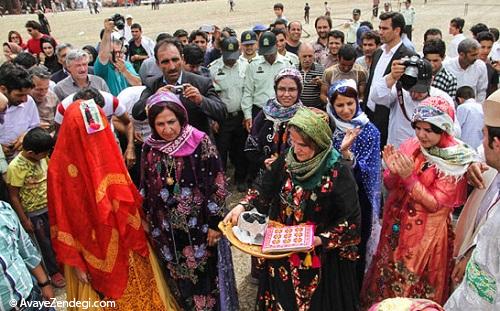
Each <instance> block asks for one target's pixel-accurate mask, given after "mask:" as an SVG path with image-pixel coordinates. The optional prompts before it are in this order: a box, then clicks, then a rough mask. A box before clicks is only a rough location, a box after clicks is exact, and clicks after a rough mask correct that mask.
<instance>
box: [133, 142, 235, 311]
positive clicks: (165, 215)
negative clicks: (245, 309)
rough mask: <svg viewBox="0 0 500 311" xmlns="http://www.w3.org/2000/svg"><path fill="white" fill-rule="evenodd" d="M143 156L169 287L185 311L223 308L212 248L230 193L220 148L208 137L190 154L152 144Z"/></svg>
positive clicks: (148, 206) (148, 204)
mask: <svg viewBox="0 0 500 311" xmlns="http://www.w3.org/2000/svg"><path fill="white" fill-rule="evenodd" d="M142 154H143V157H142V163H141V167H142V189H141V192H142V194H143V196H144V205H143V207H144V211H145V213H146V217H147V219H148V220H149V222H150V226H151V228H150V232H149V236H150V238H151V241H152V244H153V248H154V250H155V252H156V254H157V256H158V258H159V259H160V260H161V262H162V263H163V268H164V269H163V270H164V271H165V275H166V280H167V283H168V285H169V287H170V289H171V291H172V293H173V295H174V296H175V297H176V300H177V302H178V304H179V305H180V306H181V307H182V308H183V309H184V310H219V309H220V302H219V289H218V269H217V259H218V258H217V248H216V247H209V246H208V244H207V233H208V229H213V230H218V229H217V225H218V223H219V221H221V220H222V216H223V205H224V200H225V197H226V194H227V192H226V187H225V180H224V173H223V170H222V165H221V161H220V158H219V156H218V154H217V150H216V148H215V146H214V145H213V144H212V143H211V142H210V139H209V138H208V137H207V136H205V138H203V140H202V141H201V142H200V144H199V145H198V147H197V148H196V150H195V151H194V152H193V154H191V155H190V156H186V157H171V156H169V155H168V154H166V153H163V152H160V151H158V150H156V149H153V148H151V147H150V146H149V145H147V144H145V145H144V148H143V153H142ZM169 176H170V178H173V184H172V180H171V179H169ZM228 260H231V259H230V258H229V259H228Z"/></svg>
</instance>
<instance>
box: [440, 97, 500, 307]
mask: <svg viewBox="0 0 500 311" xmlns="http://www.w3.org/2000/svg"><path fill="white" fill-rule="evenodd" d="M483 110H484V128H483V132H484V138H483V148H484V156H485V158H486V164H487V165H489V166H490V167H491V168H490V171H491V170H495V171H494V172H487V173H489V174H491V177H490V178H489V179H490V180H492V181H491V182H490V185H489V186H488V187H485V188H483V189H477V190H475V191H474V192H473V195H474V197H472V196H471V197H470V198H471V199H472V198H474V199H475V202H472V203H471V202H469V201H470V199H469V201H468V202H467V204H469V205H470V207H471V208H472V209H473V210H472V211H469V210H464V212H467V213H470V216H471V217H470V219H471V220H473V221H474V223H471V225H470V226H469V228H466V230H469V231H470V232H469V233H468V234H467V235H465V236H464V239H463V241H464V242H465V245H462V247H461V251H462V254H464V256H461V257H462V260H459V261H458V262H457V266H458V267H460V269H459V270H460V273H458V272H459V271H457V269H455V271H454V275H453V276H454V278H455V281H459V280H460V279H461V278H462V276H463V274H464V273H465V276H464V278H463V281H462V282H461V283H460V286H459V287H458V288H457V289H456V290H455V291H454V292H453V294H452V295H451V297H450V298H449V299H448V301H447V302H446V304H445V306H444V308H445V309H446V310H447V311H459V310H460V311H461V310H499V309H500V289H499V287H498V284H499V282H500V271H499V269H498V267H500V244H499V243H498V236H499V235H500V200H499V199H500V196H499V189H500V176H499V175H498V171H499V170H500V91H496V92H494V93H493V94H491V95H490V97H488V99H487V100H486V101H485V102H484V104H483ZM478 191H479V192H481V193H476V192H478ZM474 216H475V217H474ZM459 233H461V232H459ZM460 237H462V235H460ZM467 241H468V242H469V243H468V244H467ZM464 246H465V247H464ZM466 247H467V248H466ZM469 258H470V259H469ZM459 259H460V258H459Z"/></svg>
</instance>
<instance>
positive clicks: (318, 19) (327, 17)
mask: <svg viewBox="0 0 500 311" xmlns="http://www.w3.org/2000/svg"><path fill="white" fill-rule="evenodd" d="M319 21H326V22H327V23H328V26H329V27H330V29H332V19H331V18H330V16H325V15H322V16H319V17H317V18H316V20H315V21H314V28H315V29H316V27H318V22H319Z"/></svg>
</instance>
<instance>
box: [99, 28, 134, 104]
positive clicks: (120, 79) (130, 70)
mask: <svg viewBox="0 0 500 311" xmlns="http://www.w3.org/2000/svg"><path fill="white" fill-rule="evenodd" d="M114 28H115V24H114V23H113V22H112V21H110V20H106V21H105V22H104V35H103V36H102V40H101V43H100V45H99V46H100V48H99V55H98V57H97V59H96V61H95V63H94V74H95V75H97V76H99V77H101V78H103V79H104V81H106V84H108V87H109V90H110V91H111V94H113V95H114V96H118V94H120V92H121V91H123V90H124V89H126V88H127V87H129V86H137V85H141V84H142V83H141V78H139V75H138V74H137V72H136V71H135V69H134V67H133V66H132V64H131V63H130V62H128V61H126V60H125V54H124V52H125V51H124V48H123V42H122V41H121V40H118V39H116V38H114V37H113V34H112V33H113V30H114Z"/></svg>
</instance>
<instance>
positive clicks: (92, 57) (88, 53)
mask: <svg viewBox="0 0 500 311" xmlns="http://www.w3.org/2000/svg"><path fill="white" fill-rule="evenodd" d="M84 51H85V53H87V55H88V56H89V57H88V59H89V64H90V63H92V62H93V61H94V55H92V53H90V52H89V51H88V50H84Z"/></svg>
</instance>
